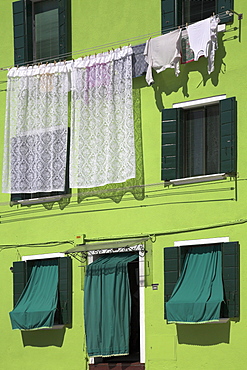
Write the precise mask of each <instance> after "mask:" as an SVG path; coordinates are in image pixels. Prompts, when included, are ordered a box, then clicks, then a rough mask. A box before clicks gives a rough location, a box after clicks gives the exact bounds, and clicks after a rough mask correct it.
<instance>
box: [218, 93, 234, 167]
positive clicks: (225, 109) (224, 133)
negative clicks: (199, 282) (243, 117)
mask: <svg viewBox="0 0 247 370" xmlns="http://www.w3.org/2000/svg"><path fill="white" fill-rule="evenodd" d="M220 132H221V134H220V136H221V148H220V171H221V172H225V173H236V98H235V97H234V98H228V99H224V100H221V101H220Z"/></svg>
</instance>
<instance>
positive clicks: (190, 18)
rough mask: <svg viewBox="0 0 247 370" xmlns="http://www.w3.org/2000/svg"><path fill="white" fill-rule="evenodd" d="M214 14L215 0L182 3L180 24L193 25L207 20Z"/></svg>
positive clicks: (192, 0)
mask: <svg viewBox="0 0 247 370" xmlns="http://www.w3.org/2000/svg"><path fill="white" fill-rule="evenodd" d="M215 12H216V1H215V0H184V1H182V23H183V24H186V23H194V22H197V21H200V20H202V19H205V18H208V17H210V16H211V15H213V13H215Z"/></svg>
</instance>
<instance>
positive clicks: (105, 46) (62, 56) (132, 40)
mask: <svg viewBox="0 0 247 370" xmlns="http://www.w3.org/2000/svg"><path fill="white" fill-rule="evenodd" d="M217 15H219V16H220V17H221V19H224V18H226V17H228V16H229V14H228V11H224V12H221V13H218V14H217ZM194 23H196V22H194ZM189 24H190V23H188V24H182V25H179V26H175V27H174V26H173V27H170V28H166V29H162V31H164V30H165V31H166V32H171V31H174V30H176V29H177V28H179V27H180V28H184V27H186V26H187V25H189ZM191 24H193V23H191ZM159 35H160V31H156V32H150V33H147V34H143V35H140V36H136V37H132V38H128V39H123V40H118V41H115V42H111V43H107V44H102V45H98V46H93V47H90V48H86V49H80V50H77V51H73V52H72V53H71V52H69V53H64V54H59V55H54V56H52V57H50V58H49V60H51V59H54V60H57V59H59V60H63V59H66V58H67V57H70V58H71V54H73V56H75V55H84V54H88V53H92V54H94V52H95V51H96V50H101V49H102V48H103V49H110V48H113V47H114V46H115V47H119V45H121V44H130V43H134V44H133V46H135V45H138V43H136V42H137V41H138V40H142V41H143V42H146V40H147V39H148V38H150V37H151V38H152V37H155V36H159ZM46 62H47V58H41V59H37V60H35V62H34V61H33V60H30V61H27V62H26V63H24V64H23V65H29V64H38V63H46ZM14 66H15V65H10V66H4V67H0V71H7V70H9V69H10V68H12V67H14Z"/></svg>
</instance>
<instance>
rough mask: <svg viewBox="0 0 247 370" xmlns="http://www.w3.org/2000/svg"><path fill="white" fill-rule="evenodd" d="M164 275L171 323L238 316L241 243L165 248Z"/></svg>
mask: <svg viewBox="0 0 247 370" xmlns="http://www.w3.org/2000/svg"><path fill="white" fill-rule="evenodd" d="M185 244H186V243H185ZM164 274H165V318H166V319H167V320H168V322H177V323H179V322H180V323H203V322H210V321H219V319H222V318H236V317H239V305H240V304H239V300H240V293H239V282H240V277H239V244H238V242H228V243H224V242H223V243H212V244H204V245H203V244H199V245H196V244H195V243H193V245H188V244H187V245H184V246H183V245H181V246H180V247H171V248H165V249H164Z"/></svg>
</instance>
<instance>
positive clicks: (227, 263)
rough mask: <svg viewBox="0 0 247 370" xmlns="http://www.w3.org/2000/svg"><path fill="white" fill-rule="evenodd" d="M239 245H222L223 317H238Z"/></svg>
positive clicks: (233, 243)
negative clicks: (224, 302) (224, 301)
mask: <svg viewBox="0 0 247 370" xmlns="http://www.w3.org/2000/svg"><path fill="white" fill-rule="evenodd" d="M239 257H240V255H239V243H238V242H230V243H222V275H223V287H224V296H225V300H226V306H225V308H224V317H230V318H231V317H239V315H240V274H239V265H240V258H239Z"/></svg>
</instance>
